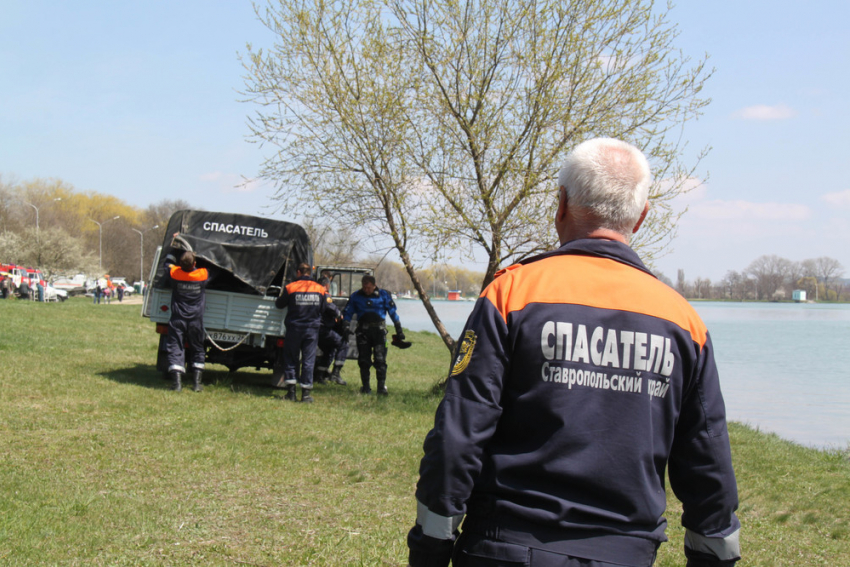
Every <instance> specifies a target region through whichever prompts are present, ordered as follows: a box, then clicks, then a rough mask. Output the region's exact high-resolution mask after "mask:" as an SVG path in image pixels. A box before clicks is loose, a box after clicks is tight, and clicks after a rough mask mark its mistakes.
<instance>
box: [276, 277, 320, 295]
mask: <svg viewBox="0 0 850 567" xmlns="http://www.w3.org/2000/svg"><path fill="white" fill-rule="evenodd" d="M286 291H287V292H288V293H309V292H313V293H322V294H323V293H326V292H325V286H323V285H322V284H320V283H319V282H314V281H313V280H295V281H294V282H291V283H290V284H289V285H288V286H286Z"/></svg>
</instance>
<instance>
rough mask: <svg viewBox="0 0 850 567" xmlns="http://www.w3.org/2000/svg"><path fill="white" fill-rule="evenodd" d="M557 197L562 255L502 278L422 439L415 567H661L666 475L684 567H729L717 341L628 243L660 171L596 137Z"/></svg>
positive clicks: (574, 159) (573, 157)
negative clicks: (656, 566)
mask: <svg viewBox="0 0 850 567" xmlns="http://www.w3.org/2000/svg"><path fill="white" fill-rule="evenodd" d="M558 184H559V192H558V194H559V202H558V208H557V212H556V215H555V228H556V230H557V233H558V236H559V239H560V242H561V247H560V248H558V249H557V250H555V251H552V252H548V253H544V254H541V255H539V256H536V257H533V258H529V259H527V260H525V261H523V262H521V263H520V264H518V265H514V266H511V267H509V268H507V269H504V270H502V271H501V272H500V273H498V274H497V277H496V279H495V280H494V281H493V282H492V283H491V284H490V285H489V286H488V287H487V288H486V289H485V290H484V291H483V292H482V293H481V296H480V297H479V299H478V301H477V303H476V305H475V307H474V308H473V311H472V313H471V314H470V317H469V320H468V321H467V323H466V327H465V328H464V332H463V335H462V338H461V341H460V345H459V347H458V349H457V352H456V358H455V361H454V363H453V365H452V369H451V373H450V377H449V380H448V382H447V385H446V393H445V397H444V399H443V400H442V402H441V403H440V406H439V408H438V409H437V413H436V417H435V423H434V428H433V429H432V430H431V432H430V433H428V435H427V436H426V438H425V444H424V450H425V456H424V457H423V459H422V461H421V464H420V469H419V473H420V478H419V482H418V484H417V488H416V499H417V519H416V524H415V526H414V527H413V529H412V530H411V531H410V533H409V534H408V538H407V542H408V547H409V549H410V554H409V561H410V565H412V566H413V567H422V566H429V567H430V566H441V567H442V566H445V565H448V563H449V560H450V558H451V560H452V564H453V565H454V566H455V567H476V566H484V565H497V564H498V565H524V566H529V567H553V566H556V565H557V566H559V567H563V566H568V567H578V566H579V565H581V566H583V567H589V566H593V567H603V566H604V567H614V566H633V567H649V566H650V565H652V564H653V563H654V562H655V556H656V551H657V549H658V546H659V545H660V544H661V543H662V542H663V541H666V536H665V535H664V532H665V528H666V525H667V522H666V520H665V519H664V517H663V513H664V509H665V506H666V497H665V490H664V476H665V473H668V474H669V477H670V484H671V487H672V489H673V491H674V493H675V494H676V496H677V497H678V498H679V500H681V502H682V505H683V509H684V513H683V515H682V524H683V525H684V527H685V528H686V534H685V555H686V556H687V565H688V566H689V567H727V566H732V565H734V563H735V562H736V561H737V560H738V559H739V558H740V548H739V542H738V535H739V531H740V523H739V521H738V519H737V517H736V516H735V510H736V509H737V506H738V494H737V486H736V481H735V473H734V471H733V468H732V457H731V450H730V444H729V436H728V432H727V427H726V411H725V407H724V403H723V397H722V395H721V392H720V383H719V379H718V374H717V367H716V366H715V362H714V353H713V348H712V343H711V338H710V336H709V334H708V331H707V330H706V327H705V325H704V324H703V322H702V320H701V319H700V318H699V316H698V315H697V313H696V312H695V311H694V309H693V308H692V307H691V306H690V304H688V302H687V301H686V300H685V299H684V298H682V297H681V296H680V295H679V294H678V293H676V292H675V291H674V290H673V289H671V288H670V287H668V286H666V285H665V284H663V283H661V282H659V281H658V280H657V279H656V278H655V277H654V276H653V275H652V274H651V273H650V271H649V270H648V269H647V268H646V267H645V266H644V265H643V263H642V262H641V260H640V259H639V258H638V256H637V254H635V252H634V251H633V250H632V249H631V248H630V247H629V241H630V237H631V235H632V233H634V232H636V231H637V230H638V229H639V228H640V225H641V223H642V222H643V220H644V218H645V217H646V214H647V212H648V210H649V204H648V200H647V199H648V190H649V185H650V171H649V164H648V163H647V160H646V158H645V157H644V155H643V154H642V153H641V152H640V150H638V149H637V148H635V147H634V146H632V145H630V144H627V143H625V142H622V141H619V140H614V139H609V138H597V139H593V140H589V141H586V142H584V143H582V144H580V145H578V146H577V147H576V148H575V149H574V150H573V151H572V152H571V153H570V154H569V155H568V156H567V158H566V161H565V163H564V165H563V168H562V169H561V171H560V175H559V178H558ZM464 516H465V519H464ZM461 521H463V526H462V533H460V535H459V531H458V528H459V526H460V524H461ZM458 535H459V537H458Z"/></svg>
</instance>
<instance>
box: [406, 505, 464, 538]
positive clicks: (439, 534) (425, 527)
mask: <svg viewBox="0 0 850 567" xmlns="http://www.w3.org/2000/svg"><path fill="white" fill-rule="evenodd" d="M461 520H463V514H458V515H457V516H449V517H446V516H440V515H439V514H435V513H434V512H432V511H431V510H429V509H428V507H427V506H425V504H423V503H422V502H420V501H419V500H417V501H416V523H417V524H419V525H420V526H422V533H424V534H425V535H426V536H428V537H433V538H435V539H452V537H453V534H454V532H455V530H457V528H458V526H460V522H461Z"/></svg>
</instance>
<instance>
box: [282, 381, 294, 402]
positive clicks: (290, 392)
mask: <svg viewBox="0 0 850 567" xmlns="http://www.w3.org/2000/svg"><path fill="white" fill-rule="evenodd" d="M283 399H284V400H286V401H287V402H297V401H298V395H297V394H296V393H295V384H287V385H286V395H285V396H284V397H283Z"/></svg>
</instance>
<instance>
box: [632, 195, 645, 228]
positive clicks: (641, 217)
mask: <svg viewBox="0 0 850 567" xmlns="http://www.w3.org/2000/svg"><path fill="white" fill-rule="evenodd" d="M648 213H649V201H647V202H646V204H645V205H644V206H643V212H642V213H641V214H640V218H639V219H638V221H637V223H635V227H634V228H633V229H632V234H634V233H636V232H637V231H638V229H639V228H640V225H642V224H643V221H644V220H646V215H647V214H648Z"/></svg>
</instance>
